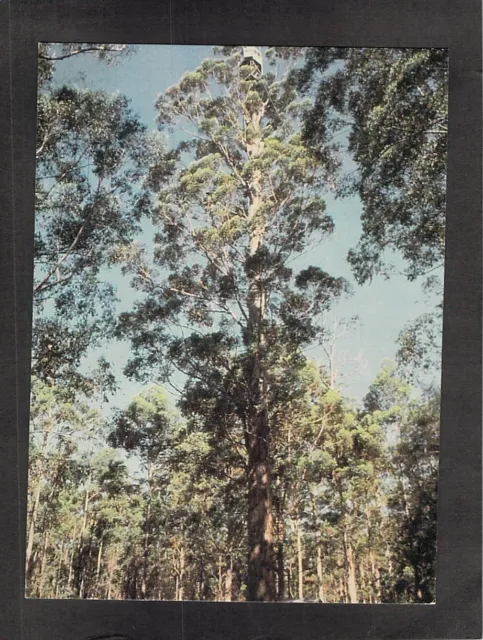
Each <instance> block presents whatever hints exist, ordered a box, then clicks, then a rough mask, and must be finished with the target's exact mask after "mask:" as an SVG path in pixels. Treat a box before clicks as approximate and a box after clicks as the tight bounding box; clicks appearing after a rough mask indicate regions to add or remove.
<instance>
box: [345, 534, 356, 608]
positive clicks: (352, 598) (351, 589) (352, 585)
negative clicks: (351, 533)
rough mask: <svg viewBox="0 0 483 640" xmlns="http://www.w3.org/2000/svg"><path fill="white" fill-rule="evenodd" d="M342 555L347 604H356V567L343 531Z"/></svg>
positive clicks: (350, 547)
mask: <svg viewBox="0 0 483 640" xmlns="http://www.w3.org/2000/svg"><path fill="white" fill-rule="evenodd" d="M343 536H344V554H345V563H346V580H347V593H348V596H349V602H351V603H355V602H357V583H356V566H355V560H354V551H353V549H352V545H351V543H350V542H349V540H348V537H347V530H346V529H344V534H343Z"/></svg>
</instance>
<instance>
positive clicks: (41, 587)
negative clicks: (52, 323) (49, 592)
mask: <svg viewBox="0 0 483 640" xmlns="http://www.w3.org/2000/svg"><path fill="white" fill-rule="evenodd" d="M48 540H49V534H48V532H47V533H46V534H45V536H44V544H43V545H42V558H41V561H40V578H39V598H43V597H44V580H45V565H46V561H47V544H48Z"/></svg>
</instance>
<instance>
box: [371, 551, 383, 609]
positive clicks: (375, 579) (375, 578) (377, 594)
mask: <svg viewBox="0 0 483 640" xmlns="http://www.w3.org/2000/svg"><path fill="white" fill-rule="evenodd" d="M370 561H371V574H372V584H373V592H374V599H375V602H381V576H380V573H379V569H377V567H376V557H375V553H374V549H371V552H370Z"/></svg>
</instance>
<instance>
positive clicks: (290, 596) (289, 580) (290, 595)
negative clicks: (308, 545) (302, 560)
mask: <svg viewBox="0 0 483 640" xmlns="http://www.w3.org/2000/svg"><path fill="white" fill-rule="evenodd" d="M292 567H293V560H292V556H290V558H289V561H288V568H287V588H288V592H287V595H288V599H289V600H293V591H292V578H293V570H292Z"/></svg>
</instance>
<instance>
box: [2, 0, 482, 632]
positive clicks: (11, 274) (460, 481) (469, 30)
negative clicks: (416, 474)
mask: <svg viewBox="0 0 483 640" xmlns="http://www.w3.org/2000/svg"><path fill="white" fill-rule="evenodd" d="M481 14H482V11H481V4H480V2H479V0H460V2H457V1H456V0H453V2H450V0H446V1H443V2H442V1H440V0H325V1H324V0H305V1H303V0H279V1H278V2H277V0H257V1H254V0H244V1H243V2H242V1H238V2H235V1H234V0H232V1H231V2H230V0H198V1H195V0H158V1H156V0H149V1H140V0H138V1H137V2H136V1H135V0H131V1H128V0H69V1H67V0H62V1H58V2H54V1H52V0H10V1H9V0H0V28H1V29H3V31H2V32H1V34H0V35H2V36H3V37H1V38H0V78H1V85H0V86H1V94H0V95H1V97H0V117H1V123H2V135H1V136H0V205H1V206H0V217H1V223H0V266H1V269H2V278H1V279H0V362H1V368H0V393H1V396H0V397H1V402H0V420H1V428H2V434H3V438H2V440H1V457H0V460H1V467H0V468H1V470H2V484H1V485H0V541H1V551H2V552H1V553H0V575H1V580H0V640H3V639H4V640H19V639H20V638H21V639H22V640H23V639H27V638H28V639H31V640H67V639H69V640H70V639H72V640H82V639H83V638H87V637H89V636H93V635H95V634H96V633H98V634H107V633H125V634H126V635H128V636H132V637H133V638H136V639H138V638H139V639H143V640H144V639H154V638H156V639H157V640H158V639H159V640H164V639H165V638H166V639H170V640H171V639H174V638H176V639H177V638H180V639H182V640H191V639H193V640H195V639H197V640H205V639H206V640H211V639H214V638H216V639H219V640H232V639H233V640H235V639H236V640H292V639H296V640H299V639H300V640H309V639H313V640H315V639H317V640H336V639H338V638H341V639H344V640H350V639H352V638H354V639H355V638H365V637H371V638H480V637H481V430H480V427H481V408H482V384H481V383H482V376H481V373H482V371H481V353H482V339H481V302H482V299H481V293H482V288H481V285H482V270H481V266H482V259H481V258H482V254H481V249H482V233H481V232H482V218H481V186H482V179H481V175H482V173H481V169H482V163H481V132H482V127H481V106H482V100H481V87H482V85H481V61H482V55H481V25H482V15H481ZM62 40H63V41H69V42H76V41H79V42H89V41H95V42H131V43H146V44H148V43H173V44H240V43H243V44H261V45H267V44H271V45H276V44H278V45H314V46H316V45H322V46H323V45H332V46H389V47H432V46H434V47H445V48H448V49H449V55H450V93H449V103H450V132H449V167H448V213H447V251H446V274H445V309H444V332H443V389H442V395H443V406H442V409H443V418H442V424H441V464H440V470H441V475H440V501H439V507H438V518H439V530H438V559H437V562H438V564H437V596H436V597H437V603H436V604H435V605H335V604H334V605H332V604H329V605H316V604H295V605H284V604H277V603H273V604H268V603H267V604H254V603H233V604H231V603H195V602H184V603H166V602H119V601H117V602H113V601H110V602H105V601H99V602H95V601H74V600H62V601H58V600H26V599H24V598H23V595H22V594H23V584H22V579H23V577H22V571H23V570H22V567H23V561H22V560H21V558H23V556H24V548H25V539H24V531H25V502H26V483H27V442H28V406H29V366H30V331H31V299H32V293H31V291H32V263H33V261H32V245H33V228H34V217H33V210H34V197H33V192H34V186H33V185H34V169H35V158H34V156H35V149H34V145H35V98H36V53H37V42H38V41H57V42H58V41H62ZM160 72H161V71H160ZM9 89H10V94H9ZM9 95H10V100H9ZM19 509H20V511H19ZM19 513H20V516H19ZM19 541H20V543H19Z"/></svg>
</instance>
